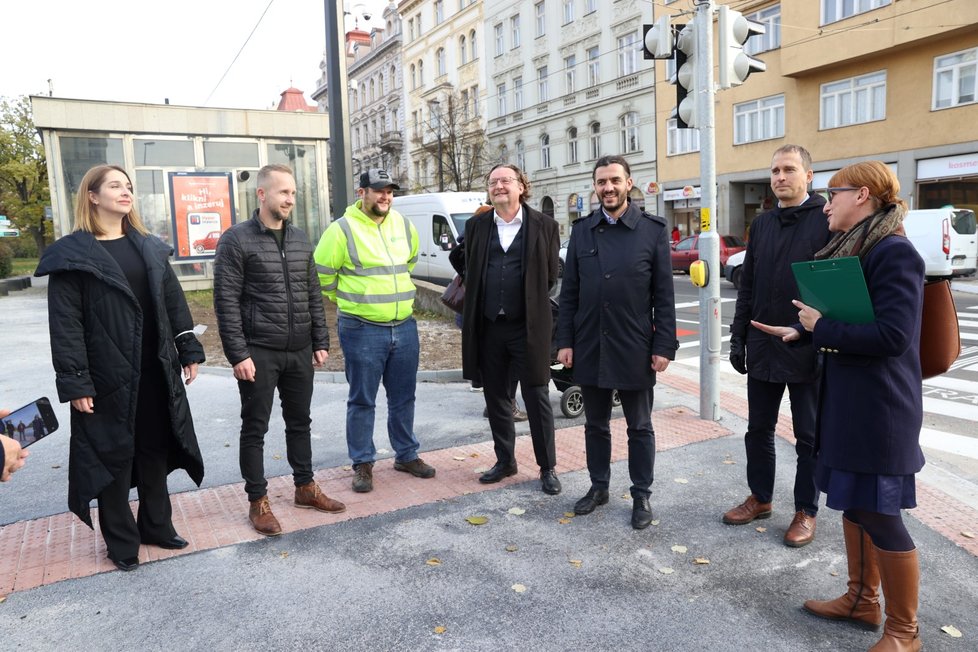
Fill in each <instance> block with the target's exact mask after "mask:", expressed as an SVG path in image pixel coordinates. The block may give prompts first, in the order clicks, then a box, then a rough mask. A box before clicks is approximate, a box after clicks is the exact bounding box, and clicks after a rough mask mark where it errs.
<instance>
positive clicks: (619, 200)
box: [601, 194, 626, 213]
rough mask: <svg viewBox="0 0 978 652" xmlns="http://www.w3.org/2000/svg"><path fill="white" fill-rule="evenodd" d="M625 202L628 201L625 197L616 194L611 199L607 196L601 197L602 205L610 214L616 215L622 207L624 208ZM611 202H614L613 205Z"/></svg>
mask: <svg viewBox="0 0 978 652" xmlns="http://www.w3.org/2000/svg"><path fill="white" fill-rule="evenodd" d="M625 201H626V196H625V195H619V194H614V195H612V196H610V197H609V196H607V195H603V196H602V197H601V205H602V206H604V209H605V210H606V211H608V212H609V213H614V212H615V211H617V210H618V209H620V208H621V207H622V206H624V204H625ZM609 202H613V203H609Z"/></svg>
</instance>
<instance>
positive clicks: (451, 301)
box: [441, 274, 465, 314]
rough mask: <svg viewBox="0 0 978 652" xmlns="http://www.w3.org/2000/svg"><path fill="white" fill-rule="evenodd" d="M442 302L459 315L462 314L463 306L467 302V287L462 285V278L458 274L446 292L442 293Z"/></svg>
mask: <svg viewBox="0 0 978 652" xmlns="http://www.w3.org/2000/svg"><path fill="white" fill-rule="evenodd" d="M441 302H442V303H444V304H445V305H446V306H448V307H449V308H451V309H452V310H454V311H455V312H457V313H458V314H462V305H463V304H464V302H465V285H463V284H462V277H461V276H459V275H458V274H456V275H455V278H453V279H452V282H451V283H449V284H448V287H447V288H445V291H444V292H442V293H441Z"/></svg>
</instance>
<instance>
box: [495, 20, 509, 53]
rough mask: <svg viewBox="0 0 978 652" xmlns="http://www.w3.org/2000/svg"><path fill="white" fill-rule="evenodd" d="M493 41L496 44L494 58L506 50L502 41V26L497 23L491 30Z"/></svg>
mask: <svg viewBox="0 0 978 652" xmlns="http://www.w3.org/2000/svg"><path fill="white" fill-rule="evenodd" d="M492 34H493V39H494V41H495V43H496V56H497V57H498V56H500V55H502V53H503V51H504V50H505V49H506V44H505V42H504V39H503V24H502V23H499V24H498V25H495V26H494V27H493V28H492Z"/></svg>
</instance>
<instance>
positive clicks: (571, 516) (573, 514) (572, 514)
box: [564, 512, 577, 518]
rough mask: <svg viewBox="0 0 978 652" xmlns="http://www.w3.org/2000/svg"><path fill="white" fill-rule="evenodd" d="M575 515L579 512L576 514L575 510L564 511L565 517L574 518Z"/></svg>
mask: <svg viewBox="0 0 978 652" xmlns="http://www.w3.org/2000/svg"><path fill="white" fill-rule="evenodd" d="M575 516H577V514H575V513H574V512H564V517H565V518H574V517H575Z"/></svg>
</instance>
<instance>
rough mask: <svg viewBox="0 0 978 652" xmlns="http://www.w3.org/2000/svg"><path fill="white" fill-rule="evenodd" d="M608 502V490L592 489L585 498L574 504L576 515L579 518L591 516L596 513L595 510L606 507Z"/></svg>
mask: <svg viewBox="0 0 978 652" xmlns="http://www.w3.org/2000/svg"><path fill="white" fill-rule="evenodd" d="M607 502H608V490H607V489H595V488H594V487H591V488H590V489H588V492H587V493H586V494H584V498H581V499H580V500H579V501H577V502H576V503H574V513H575V514H577V515H578V516H584V515H585V514H590V513H591V512H593V511H594V508H595V507H597V506H598V505H604V504H606V503H607Z"/></svg>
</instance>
